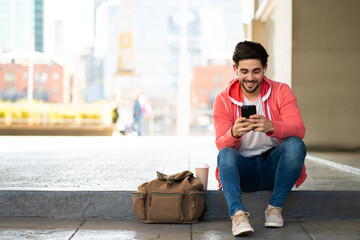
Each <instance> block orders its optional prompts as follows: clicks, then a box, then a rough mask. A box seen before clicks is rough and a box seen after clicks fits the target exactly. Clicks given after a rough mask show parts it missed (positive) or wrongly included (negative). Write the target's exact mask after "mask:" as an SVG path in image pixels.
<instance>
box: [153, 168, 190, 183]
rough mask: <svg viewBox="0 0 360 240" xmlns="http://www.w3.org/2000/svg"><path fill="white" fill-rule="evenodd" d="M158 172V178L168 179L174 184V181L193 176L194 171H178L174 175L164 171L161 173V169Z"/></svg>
mask: <svg viewBox="0 0 360 240" xmlns="http://www.w3.org/2000/svg"><path fill="white" fill-rule="evenodd" d="M156 173H157V179H158V180H160V181H166V183H168V184H170V185H171V184H173V182H174V181H180V180H183V179H185V178H186V177H190V178H191V177H193V175H194V174H193V173H192V172H190V171H183V172H181V173H176V174H172V175H166V174H164V173H161V172H159V171H156Z"/></svg>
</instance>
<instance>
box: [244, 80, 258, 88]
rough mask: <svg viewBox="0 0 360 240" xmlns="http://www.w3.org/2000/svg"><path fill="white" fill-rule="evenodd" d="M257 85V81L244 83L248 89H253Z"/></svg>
mask: <svg viewBox="0 0 360 240" xmlns="http://www.w3.org/2000/svg"><path fill="white" fill-rule="evenodd" d="M256 83H257V81H245V84H246V85H247V86H248V87H253V86H255V85H256Z"/></svg>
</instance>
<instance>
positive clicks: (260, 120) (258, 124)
mask: <svg viewBox="0 0 360 240" xmlns="http://www.w3.org/2000/svg"><path fill="white" fill-rule="evenodd" d="M246 122H248V123H249V127H250V128H252V130H254V131H255V132H263V133H268V132H274V125H273V123H272V121H270V120H268V119H267V118H266V117H264V116H262V115H259V114H254V115H251V116H250V118H249V119H246Z"/></svg>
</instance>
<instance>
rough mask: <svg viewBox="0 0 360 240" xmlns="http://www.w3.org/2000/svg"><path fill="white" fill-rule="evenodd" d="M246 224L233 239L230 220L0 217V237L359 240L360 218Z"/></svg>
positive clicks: (57, 239) (40, 239)
mask: <svg viewBox="0 0 360 240" xmlns="http://www.w3.org/2000/svg"><path fill="white" fill-rule="evenodd" d="M250 223H251V225H252V226H253V228H254V230H255V232H254V233H253V234H251V235H249V236H247V237H238V238H234V237H233V236H232V234H231V220H229V219H227V220H215V221H200V222H199V223H197V224H144V223H141V222H139V221H138V220H135V219H132V220H119V219H92V218H81V219H65V218H55V219H52V218H4V217H0V240H14V239H17V240H18V239H19V240H22V239H34V240H43V239H52V240H53V239H55V240H82V239H86V240H88V239H97V240H102V239H106V240H109V239H120V240H122V239H124V240H132V239H140V240H145V239H146V240H148V239H167V240H168V239H169V240H204V239H208V240H227V239H241V238H248V239H277V240H289V239H291V240H307V239H309V240H359V239H360V228H359V226H360V219H351V220H349V219H347V220H346V219H345V220H344V219H342V220H339V219H338V220H286V221H285V226H284V228H265V227H264V220H263V219H253V218H252V217H251V216H250Z"/></svg>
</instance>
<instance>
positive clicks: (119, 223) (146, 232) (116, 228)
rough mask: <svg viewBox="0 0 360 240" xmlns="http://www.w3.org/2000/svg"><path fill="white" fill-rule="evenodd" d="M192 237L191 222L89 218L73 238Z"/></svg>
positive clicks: (177, 239)
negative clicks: (152, 222)
mask: <svg viewBox="0 0 360 240" xmlns="http://www.w3.org/2000/svg"><path fill="white" fill-rule="evenodd" d="M91 239H94V240H95V239H96V240H101V239H106V240H110V239H114V240H115V239H117V240H133V239H140V240H141V239H144V240H145V239H146V240H147V239H164V240H185V239H190V224H145V223H141V222H139V221H137V220H114V219H88V220H87V221H86V223H85V224H84V225H83V226H81V228H80V229H79V230H78V232H77V233H76V234H75V235H74V237H73V238H72V240H91Z"/></svg>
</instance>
